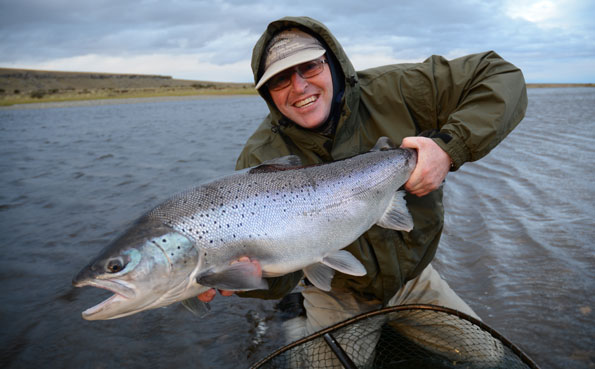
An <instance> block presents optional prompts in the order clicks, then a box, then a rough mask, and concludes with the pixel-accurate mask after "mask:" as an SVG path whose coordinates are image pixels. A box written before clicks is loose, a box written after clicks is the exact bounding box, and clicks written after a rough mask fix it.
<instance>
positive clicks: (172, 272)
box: [72, 217, 207, 320]
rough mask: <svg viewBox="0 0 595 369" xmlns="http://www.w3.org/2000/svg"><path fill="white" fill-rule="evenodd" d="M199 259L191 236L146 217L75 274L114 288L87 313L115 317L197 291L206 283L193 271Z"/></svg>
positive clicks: (78, 279)
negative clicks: (108, 295)
mask: <svg viewBox="0 0 595 369" xmlns="http://www.w3.org/2000/svg"><path fill="white" fill-rule="evenodd" d="M198 261H199V253H198V250H197V249H196V248H195V247H194V244H193V242H192V241H191V240H190V239H189V238H188V237H186V236H185V235H183V234H181V233H179V232H177V231H175V230H174V229H173V228H171V227H169V226H166V225H164V224H162V223H160V222H158V221H156V220H151V219H150V218H148V217H144V218H141V219H140V220H139V221H138V222H137V223H136V224H134V225H133V226H132V227H130V228H129V229H128V230H127V231H126V232H125V233H124V234H122V235H121V236H120V237H118V238H117V239H116V240H114V241H113V242H112V243H111V244H109V245H108V246H107V247H106V248H105V249H104V250H103V251H102V252H101V253H100V254H99V255H98V256H97V257H96V258H95V259H93V260H92V261H91V262H90V263H89V264H88V265H87V266H85V267H84V268H83V269H82V270H81V271H80V272H79V273H78V274H77V275H76V276H75V277H74V279H73V281H72V284H73V285H74V286H75V287H83V286H93V287H98V288H103V289H106V290H109V291H111V292H113V293H114V294H113V296H111V297H110V298H108V299H107V300H105V301H103V302H101V303H100V304H98V305H96V306H94V307H91V308H89V309H87V310H85V311H84V312H83V313H82V316H83V318H84V319H87V320H104V319H115V318H120V317H124V316H128V315H132V314H135V313H137V312H140V311H143V310H148V309H153V308H156V307H161V306H165V305H169V304H171V303H173V302H176V301H181V300H183V299H185V298H188V296H189V295H193V296H196V295H197V294H198V293H200V289H199V290H197V287H200V286H199V285H197V284H196V282H195V280H194V278H193V277H192V275H193V272H194V271H195V268H196V266H197V265H198ZM203 289H204V290H206V289H207V288H204V287H203Z"/></svg>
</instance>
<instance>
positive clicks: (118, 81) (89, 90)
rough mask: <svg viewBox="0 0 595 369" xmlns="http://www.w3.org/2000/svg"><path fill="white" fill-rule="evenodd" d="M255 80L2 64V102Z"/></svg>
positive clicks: (237, 90)
mask: <svg viewBox="0 0 595 369" xmlns="http://www.w3.org/2000/svg"><path fill="white" fill-rule="evenodd" d="M527 87H529V88H552V87H595V84H594V83H580V84H579V83H576V84H575V83H529V84H527ZM253 94H256V91H255V90H254V85H253V84H251V83H225V82H209V81H192V80H183V79H174V78H172V77H170V76H161V75H146V74H110V73H87V72H55V71H41V70H30V69H9V68H0V106H9V105H15V104H29V103H44V102H63V101H80V100H98V99H126V98H143V97H162V96H200V95H253Z"/></svg>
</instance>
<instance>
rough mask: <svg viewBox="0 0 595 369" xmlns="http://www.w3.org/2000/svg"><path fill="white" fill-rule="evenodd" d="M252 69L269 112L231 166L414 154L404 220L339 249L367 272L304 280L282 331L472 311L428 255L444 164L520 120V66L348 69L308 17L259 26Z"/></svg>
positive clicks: (462, 63)
mask: <svg viewBox="0 0 595 369" xmlns="http://www.w3.org/2000/svg"><path fill="white" fill-rule="evenodd" d="M252 69H253V71H254V78H255V82H256V88H257V90H258V92H259V93H260V95H261V96H262V97H263V98H264V99H265V101H266V102H267V104H268V107H269V110H270V114H269V115H268V116H267V117H266V118H265V120H264V121H263V123H262V124H261V125H260V127H259V128H258V129H257V130H256V132H255V133H254V134H253V135H252V137H250V139H249V140H248V142H247V143H246V146H245V147H244V150H243V151H242V153H241V155H240V157H239V159H238V162H237V169H241V168H246V167H251V166H255V165H257V164H259V163H261V162H263V161H266V160H270V159H273V158H276V157H280V156H285V155H290V154H293V155H297V156H299V157H300V159H301V160H302V162H303V163H304V164H317V163H323V162H331V161H335V160H340V159H343V158H346V157H350V156H353V155H357V154H361V153H365V152H367V151H369V150H370V149H371V148H372V147H373V146H374V144H375V143H376V141H377V140H378V138H379V137H381V136H387V137H389V138H390V139H391V140H392V141H393V142H397V143H401V146H402V147H406V148H413V149H416V150H417V151H418V162H417V166H416V168H415V170H414V171H413V173H412V174H411V177H410V178H409V180H408V181H407V183H406V184H405V189H406V190H407V191H408V195H407V196H406V200H407V206H408V208H409V210H410V212H411V214H412V216H413V220H414V229H413V230H412V231H411V232H398V231H394V230H389V229H385V228H381V227H378V226H374V227H372V228H371V229H370V230H369V231H368V232H366V233H365V234H364V235H362V236H361V237H360V238H359V239H358V240H356V241H355V242H354V243H352V244H351V245H349V246H347V248H346V250H347V251H349V252H351V253H352V254H353V255H355V256H356V257H357V259H358V260H360V261H361V262H362V264H363V265H364V266H365V268H366V271H367V274H366V275H365V276H362V277H354V276H351V275H346V274H341V273H336V274H335V277H334V278H333V281H332V290H331V291H330V292H325V291H321V290H319V289H317V288H316V287H314V286H307V287H305V288H304V290H303V291H302V295H303V296H304V307H305V308H306V312H307V319H306V320H305V321H303V322H302V324H301V325H298V326H297V328H294V330H293V332H292V333H291V335H292V336H291V338H294V339H295V338H299V337H300V336H304V335H307V334H311V333H313V332H315V331H317V330H319V329H322V328H324V327H326V326H329V325H331V324H334V323H336V322H339V321H342V320H345V319H347V318H350V317H352V316H354V315H357V314H359V313H362V312H365V311H370V310H374V309H377V308H380V307H382V306H387V305H398V304H406V303H429V304H436V305H442V306H447V307H451V308H454V309H457V310H459V311H462V312H465V313H467V314H470V315H472V316H475V317H477V315H476V314H475V313H474V312H473V311H472V310H471V308H470V307H469V306H468V305H467V304H466V303H464V302H463V301H462V300H461V299H460V298H459V297H458V296H457V295H456V294H455V293H454V291H453V290H452V289H450V287H449V286H448V285H447V283H446V282H445V281H444V280H442V278H440V276H439V275H438V273H437V272H436V271H435V270H434V269H433V268H432V266H431V264H430V262H431V260H432V258H433V257H434V255H435V252H436V249H437V247H438V243H439V240H440V235H441V232H442V228H443V218H444V210H443V206H442V188H441V186H442V182H443V181H444V179H445V177H446V175H447V174H448V172H449V171H455V170H457V169H458V168H459V167H460V166H461V165H463V163H465V162H467V161H473V160H477V159H480V158H481V157H483V156H485V155H486V154H487V153H488V152H489V151H490V150H491V149H493V148H494V147H495V146H496V145H497V144H498V143H499V142H500V141H501V140H502V139H504V137H505V136H506V135H507V134H508V133H509V132H510V131H511V130H512V129H513V128H514V127H515V126H516V125H517V124H518V123H519V122H520V120H521V119H522V118H523V116H524V112H525V109H526V105H527V95H526V89H525V82H524V79H523V76H522V73H521V71H520V70H519V69H518V68H516V67H515V66H513V65H511V64H510V63H508V62H506V61H504V60H502V59H501V58H500V57H499V56H498V55H497V54H495V53H494V52H487V53H483V54H476V55H470V56H467V57H463V58H459V59H455V60H452V61H447V60H445V59H443V58H441V57H438V56H433V57H431V58H429V59H427V60H426V61H424V62H423V63H414V64H398V65H388V66H383V67H378V68H372V69H369V70H365V71H360V72H356V71H355V70H354V68H353V66H352V64H351V62H350V61H349V59H348V58H347V56H346V54H345V52H344V51H343V49H342V47H341V45H340V44H339V43H338V41H337V40H336V39H335V38H334V36H333V35H332V34H331V33H330V31H329V30H328V29H327V28H326V27H325V26H324V25H322V24H321V23H319V22H317V21H315V20H313V19H310V18H306V17H288V18H283V19H281V20H278V21H275V22H272V23H271V24H269V26H268V28H267V30H266V31H265V33H264V34H263V35H262V36H261V38H260V39H259V41H258V42H257V44H256V46H255V47H254V51H253V55H252ZM312 247H316V245H312ZM243 260H249V259H247V258H243ZM251 261H252V262H253V263H254V264H255V265H256V266H258V261H257V260H251ZM255 269H258V268H255ZM302 278H303V275H302V273H301V272H294V273H292V274H290V275H286V276H283V277H278V278H270V279H268V280H267V281H268V284H269V289H268V290H258V291H249V292H242V293H238V295H240V296H245V297H258V298H267V299H278V298H281V297H283V296H284V295H285V294H287V293H289V292H290V291H291V290H292V289H293V288H294V287H295V286H296V285H297V283H298V282H299V281H300V280H301V279H302ZM231 293H233V292H230V291H222V294H224V295H230V294H231ZM214 295H215V291H214V290H211V291H208V292H205V293H204V294H203V295H201V296H199V299H201V300H203V301H210V300H211V299H212V298H213V297H214Z"/></svg>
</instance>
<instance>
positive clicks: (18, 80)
mask: <svg viewBox="0 0 595 369" xmlns="http://www.w3.org/2000/svg"><path fill="white" fill-rule="evenodd" d="M253 93H255V91H254V87H253V84H250V83H224V82H208V81H192V80H182V79H173V78H172V77H171V76H161V75H146V74H110V73H88V72H56V71H41V70H29V69H10V68H0V105H12V104H20V103H29V102H49V101H68V100H87V99H106V98H127V97H149V96H186V95H204V94H253Z"/></svg>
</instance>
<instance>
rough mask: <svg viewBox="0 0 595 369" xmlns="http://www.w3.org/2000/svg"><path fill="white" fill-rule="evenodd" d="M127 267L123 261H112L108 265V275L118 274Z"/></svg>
mask: <svg viewBox="0 0 595 369" xmlns="http://www.w3.org/2000/svg"><path fill="white" fill-rule="evenodd" d="M124 267H125V265H124V263H123V262H122V260H121V259H119V258H118V259H112V260H110V261H109V262H108V263H107V272H108V273H118V272H120V271H122V269H124Z"/></svg>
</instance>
